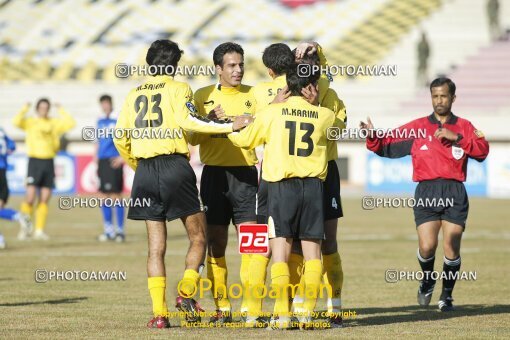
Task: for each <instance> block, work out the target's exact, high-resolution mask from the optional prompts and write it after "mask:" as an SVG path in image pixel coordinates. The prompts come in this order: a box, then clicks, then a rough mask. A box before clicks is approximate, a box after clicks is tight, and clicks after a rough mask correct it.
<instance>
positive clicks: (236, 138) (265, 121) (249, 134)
mask: <svg viewBox="0 0 510 340" xmlns="http://www.w3.org/2000/svg"><path fill="white" fill-rule="evenodd" d="M267 112H268V111H267V110H262V111H260V112H258V113H257V116H256V117H255V120H254V121H253V123H252V124H250V125H248V126H247V127H245V128H244V129H243V130H241V131H240V132H234V133H231V134H229V135H228V138H229V139H230V140H231V141H232V143H233V144H234V145H235V146H237V147H240V148H243V149H247V150H252V149H255V148H256V147H257V146H259V145H262V144H264V143H265V142H266V138H267V137H268V130H269V129H270V128H271V116H270V115H268V113H267Z"/></svg>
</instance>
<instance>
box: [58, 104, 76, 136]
mask: <svg viewBox="0 0 510 340" xmlns="http://www.w3.org/2000/svg"><path fill="white" fill-rule="evenodd" d="M58 114H59V115H60V117H59V119H54V125H55V129H54V132H55V134H57V135H59V137H60V135H62V134H64V133H66V132H67V131H69V130H71V129H72V128H74V127H75V126H76V120H74V118H73V117H72V116H71V115H70V114H69V113H68V112H67V111H66V110H64V108H62V107H60V108H59V109H58Z"/></svg>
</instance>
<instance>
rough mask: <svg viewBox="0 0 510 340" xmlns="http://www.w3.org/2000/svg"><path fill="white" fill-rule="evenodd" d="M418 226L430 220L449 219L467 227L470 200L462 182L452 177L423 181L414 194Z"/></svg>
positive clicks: (415, 216)
mask: <svg viewBox="0 0 510 340" xmlns="http://www.w3.org/2000/svg"><path fill="white" fill-rule="evenodd" d="M414 199H415V202H414V207H413V210H414V220H415V222H416V227H418V226H419V225H421V224H423V223H425V222H430V221H442V220H444V221H448V222H451V223H454V224H458V225H460V226H462V228H465V227H466V220H467V217H468V211H469V200H468V195H467V193H466V188H465V187H464V184H463V183H462V182H459V181H456V180H452V179H435V180H431V181H422V182H420V183H418V185H417V186H416V191H415V194H414Z"/></svg>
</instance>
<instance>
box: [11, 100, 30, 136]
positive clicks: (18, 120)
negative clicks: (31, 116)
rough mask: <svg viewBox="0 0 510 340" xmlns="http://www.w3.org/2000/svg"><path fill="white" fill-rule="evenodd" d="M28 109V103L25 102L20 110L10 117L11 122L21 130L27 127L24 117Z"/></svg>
mask: <svg viewBox="0 0 510 340" xmlns="http://www.w3.org/2000/svg"><path fill="white" fill-rule="evenodd" d="M29 110H30V105H28V104H25V105H24V106H23V107H22V108H21V110H20V111H19V112H18V113H17V114H16V116H14V118H13V119H12V124H13V125H14V126H16V127H19V128H20V129H22V130H26V128H27V118H26V117H25V116H26V114H27V113H28V111H29Z"/></svg>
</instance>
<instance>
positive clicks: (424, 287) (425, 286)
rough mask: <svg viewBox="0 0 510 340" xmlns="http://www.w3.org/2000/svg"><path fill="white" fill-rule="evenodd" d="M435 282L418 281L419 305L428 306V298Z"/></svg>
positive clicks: (429, 298)
mask: <svg viewBox="0 0 510 340" xmlns="http://www.w3.org/2000/svg"><path fill="white" fill-rule="evenodd" d="M435 285H436V283H435V282H432V284H430V283H427V282H426V281H421V282H420V287H419V288H418V296H417V299H418V304H419V305H420V306H428V305H429V304H430V300H431V299H432V293H433V292H434V287H435Z"/></svg>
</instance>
